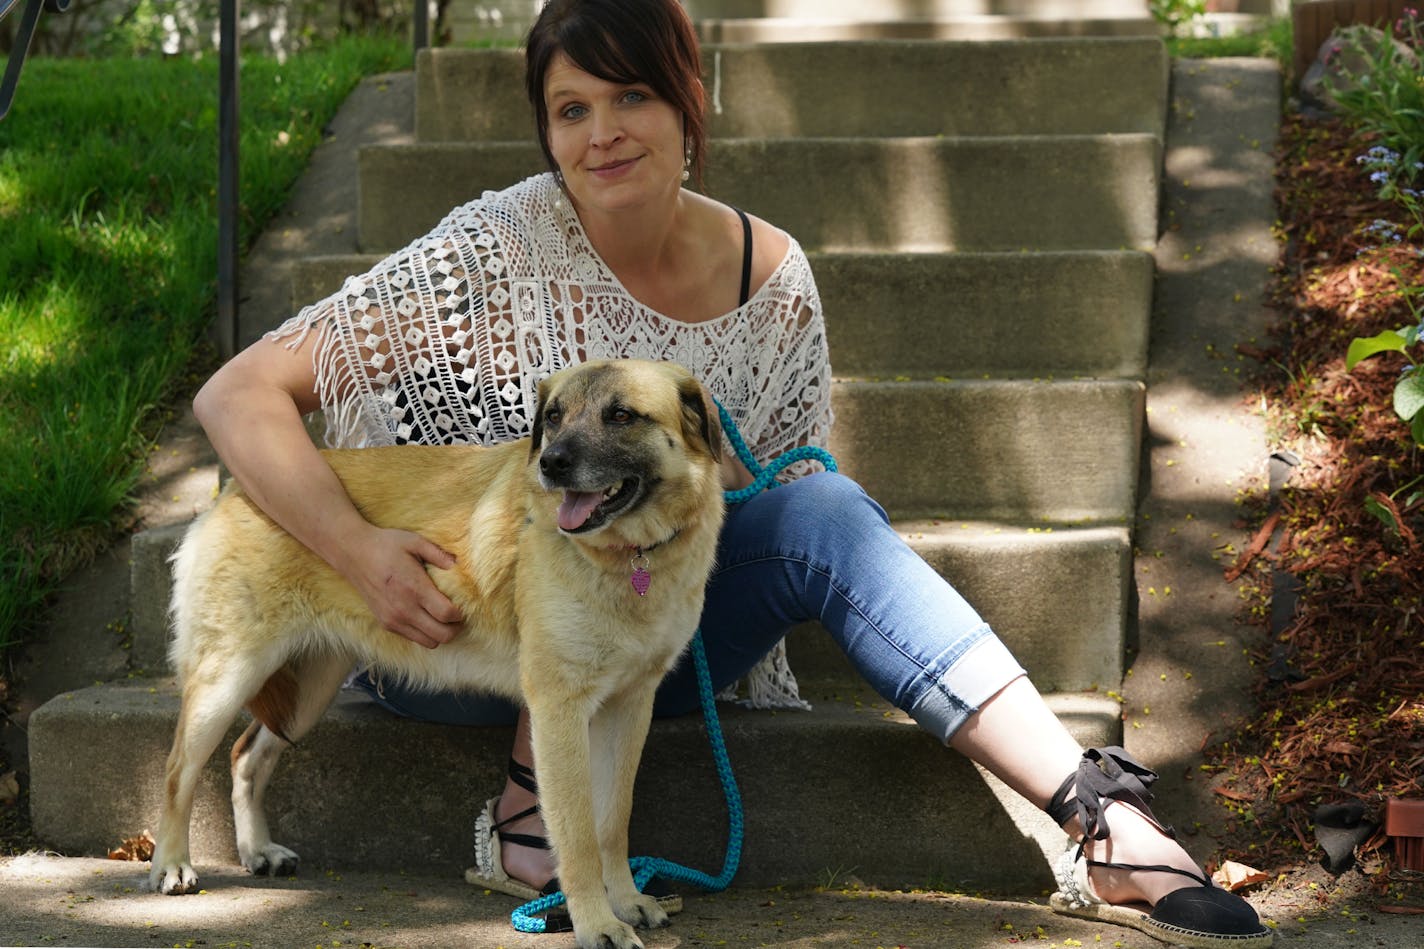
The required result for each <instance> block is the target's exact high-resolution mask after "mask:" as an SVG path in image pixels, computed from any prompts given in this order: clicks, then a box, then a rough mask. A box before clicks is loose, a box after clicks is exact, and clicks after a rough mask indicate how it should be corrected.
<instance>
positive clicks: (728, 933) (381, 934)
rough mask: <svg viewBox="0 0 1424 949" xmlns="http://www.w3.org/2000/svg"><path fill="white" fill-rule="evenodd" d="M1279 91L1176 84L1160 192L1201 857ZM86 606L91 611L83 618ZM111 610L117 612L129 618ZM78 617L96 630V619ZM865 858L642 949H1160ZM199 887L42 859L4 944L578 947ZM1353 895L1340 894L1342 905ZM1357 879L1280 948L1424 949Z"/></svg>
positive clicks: (0, 874) (1163, 315) (293, 889)
mask: <svg viewBox="0 0 1424 949" xmlns="http://www.w3.org/2000/svg"><path fill="white" fill-rule="evenodd" d="M1278 82H1279V80H1278V77H1277V73H1276V71H1275V69H1274V67H1273V66H1272V65H1271V64H1269V63H1264V62H1261V61H1213V62H1204V63H1184V64H1178V65H1177V67H1176V68H1175V69H1174V74H1173V93H1172V95H1173V109H1172V118H1171V126H1170V128H1169V133H1168V152H1167V155H1166V169H1167V176H1166V181H1167V184H1166V189H1165V195H1164V201H1165V205H1164V209H1165V212H1166V213H1165V214H1164V225H1166V226H1167V227H1168V231H1167V233H1166V234H1165V236H1164V238H1163V240H1162V243H1161V247H1160V249H1159V253H1158V261H1157V263H1158V269H1159V274H1160V277H1159V287H1158V295H1157V299H1158V313H1157V318H1156V319H1155V320H1154V336H1153V343H1152V353H1151V356H1152V366H1151V369H1150V373H1149V395H1148V405H1149V413H1150V414H1149V419H1148V421H1149V433H1150V438H1151V442H1150V444H1149V445H1148V446H1147V450H1146V462H1145V463H1146V464H1147V465H1148V471H1149V473H1150V482H1148V484H1149V488H1150V490H1149V491H1148V492H1145V493H1146V497H1145V498H1144V500H1143V502H1142V505H1141V521H1140V524H1139V533H1138V537H1139V541H1138V545H1139V547H1140V549H1141V555H1140V557H1139V559H1138V576H1137V582H1138V587H1139V591H1140V593H1141V596H1142V609H1141V622H1140V634H1139V639H1140V643H1139V653H1138V656H1137V659H1136V662H1135V665H1134V667H1133V674H1132V676H1131V677H1130V678H1129V680H1128V682H1127V684H1126V686H1125V688H1124V693H1125V698H1126V704H1125V706H1124V714H1125V726H1126V740H1127V743H1128V745H1129V747H1130V748H1133V749H1134V750H1135V751H1136V752H1137V753H1138V754H1139V755H1140V756H1141V757H1142V758H1144V759H1146V760H1148V761H1151V762H1153V763H1154V764H1156V765H1157V766H1158V767H1159V769H1160V770H1161V771H1162V772H1163V778H1164V782H1165V785H1166V787H1165V789H1164V792H1163V794H1162V795H1161V797H1160V800H1161V801H1162V802H1163V803H1164V805H1165V806H1164V807H1163V813H1164V816H1165V817H1167V818H1168V819H1170V820H1172V821H1173V822H1175V823H1177V824H1178V825H1179V826H1185V827H1192V826H1196V825H1200V826H1202V827H1203V828H1204V830H1202V831H1201V832H1200V835H1198V836H1193V837H1189V838H1188V847H1189V849H1191V850H1193V851H1194V852H1195V853H1197V854H1199V855H1202V856H1205V855H1209V854H1210V853H1212V852H1213V851H1214V850H1215V849H1216V844H1217V842H1216V841H1214V840H1213V839H1212V838H1211V828H1212V827H1214V826H1216V825H1218V824H1219V823H1220V817H1221V814H1222V812H1221V811H1220V810H1219V809H1218V808H1217V805H1216V804H1215V803H1214V802H1212V801H1211V797H1212V795H1211V792H1210V787H1209V785H1208V783H1207V782H1206V781H1205V780H1200V779H1197V780H1192V779H1193V778H1195V773H1194V772H1195V762H1196V761H1197V751H1198V749H1199V747H1200V745H1201V742H1202V740H1203V738H1204V736H1206V735H1207V734H1209V733H1212V732H1215V731H1217V730H1219V729H1221V728H1223V727H1225V726H1226V725H1228V724H1229V723H1230V722H1231V721H1232V719H1233V717H1234V716H1236V715H1239V714H1240V713H1241V712H1242V711H1244V709H1245V705H1244V704H1243V703H1244V701H1245V698H1244V694H1243V691H1242V688H1243V685H1244V683H1245V682H1246V681H1247V679H1248V677H1249V674H1250V670H1249V667H1248V666H1247V664H1246V661H1245V659H1244V657H1243V655H1242V649H1243V648H1244V647H1245V646H1246V645H1248V644H1249V643H1250V642H1251V641H1252V639H1253V637H1254V636H1255V635H1256V634H1255V633H1254V631H1252V630H1251V629H1250V628H1248V627H1241V626H1238V625H1237V624H1236V622H1235V616H1234V613H1235V604H1236V596H1235V591H1234V590H1233V589H1232V588H1231V587H1230V586H1229V585H1227V584H1225V583H1224V582H1223V581H1222V579H1221V567H1222V566H1223V564H1222V563H1220V562H1218V561H1217V560H1214V559H1213V552H1214V551H1215V550H1216V549H1217V548H1219V547H1221V546H1222V545H1224V544H1226V543H1231V542H1235V543H1237V544H1238V546H1239V544H1240V542H1241V538H1240V536H1239V531H1236V530H1234V529H1233V528H1231V527H1230V524H1231V521H1232V520H1233V518H1234V516H1235V515H1234V501H1235V494H1236V492H1237V491H1238V490H1241V489H1243V488H1245V487H1248V486H1250V485H1251V484H1252V483H1256V482H1258V480H1259V479H1260V478H1261V477H1262V476H1263V472H1264V468H1263V460H1264V456H1265V453H1266V446H1265V444H1264V436H1263V435H1262V433H1261V430H1260V426H1259V421H1258V419H1257V418H1256V416H1255V414H1254V412H1253V411H1252V410H1251V407H1250V406H1248V405H1245V404H1243V402H1242V399H1241V390H1240V388H1239V375H1238V370H1239V365H1238V363H1237V362H1236V360H1235V357H1234V354H1233V352H1232V348H1231V347H1232V346H1233V344H1234V343H1236V342H1241V341H1248V340H1250V339H1251V338H1252V337H1255V336H1257V335H1259V333H1260V331H1261V329H1262V328H1263V326H1264V322H1265V319H1266V312H1265V309H1264V307H1263V305H1262V303H1261V300H1262V293H1263V289H1264V286H1265V282H1266V280H1267V277H1268V268H1269V266H1270V264H1271V263H1272V261H1273V260H1274V256H1275V251H1274V246H1273V245H1272V244H1271V241H1270V237H1269V227H1270V224H1271V221H1272V220H1273V217H1274V212H1273V208H1272V207H1271V204H1270V187H1271V182H1270V174H1271V167H1272V163H1271V150H1270V144H1271V142H1272V141H1273V140H1274V136H1275V129H1276V120H1277V115H1278V97H1279V92H1278ZM410 89H411V83H410V77H409V76H391V77H382V78H377V79H373V80H369V81H367V82H366V83H365V84H363V85H362V86H361V88H360V89H359V90H358V92H357V93H356V94H355V95H353V96H352V98H351V99H350V100H349V101H348V103H347V105H346V106H345V107H344V108H343V110H342V112H341V114H340V115H339V116H338V118H337V119H336V121H335V122H334V123H333V125H332V128H331V130H330V132H331V137H330V140H329V141H328V143H327V144H326V145H324V146H322V148H321V149H320V150H319V151H318V154H317V156H316V159H315V160H314V162H313V165H312V168H311V171H310V172H309V173H308V174H307V175H306V176H305V177H304V178H303V179H302V181H301V182H300V183H299V185H298V187H297V189H296V190H295V192H294V194H293V197H292V199H291V204H290V205H289V207H288V209H287V210H286V211H284V213H283V215H282V216H281V217H279V219H278V220H277V222H276V223H275V224H274V225H273V226H272V227H271V228H270V229H269V231H268V232H267V233H266V234H264V235H263V237H262V239H261V241H260V242H259V244H258V246H257V247H256V248H255V249H254V251H253V252H252V254H251V255H250V257H249V260H248V263H247V266H246V267H245V269H244V272H243V285H244V287H245V288H247V289H246V290H245V292H244V301H243V306H242V337H243V339H245V340H250V339H252V338H255V337H256V336H257V335H258V334H259V333H260V332H261V331H262V330H263V329H265V328H267V327H270V326H271V325H273V324H275V323H276V322H277V321H278V320H280V319H281V318H282V317H283V316H284V315H285V310H286V302H285V300H286V280H285V273H284V268H285V265H286V262H287V261H288V260H289V259H291V258H292V257H295V256H296V255H298V254H306V253H329V254H338V253H350V252H352V251H354V250H355V235H356V228H355V174H354V171H352V169H354V152H353V150H352V149H353V146H354V144H356V143H357V142H363V143H364V142H369V141H371V140H372V139H373V138H379V137H387V138H395V139H398V138H399V137H401V136H404V135H408V134H409V126H408V123H409V116H410V115H411V114H412V113H411V108H410V105H409V100H408V98H407V97H408V96H409V94H410ZM153 468H154V470H153V479H152V481H151V483H150V484H149V485H148V489H147V490H146V492H145V497H144V499H143V503H142V506H141V508H140V513H141V516H142V520H143V524H142V526H145V527H155V526H162V525H163V524H166V523H173V522H176V521H181V520H185V519H187V518H188V517H190V516H191V515H192V513H193V512H194V510H196V509H201V508H202V507H204V506H206V504H207V503H208V501H209V500H210V497H211V493H212V490H213V487H214V485H215V483H216V466H215V462H214V460H213V458H212V455H211V452H210V450H209V449H208V447H207V445H206V442H205V441H204V440H203V439H202V437H201V435H200V433H198V432H197V431H196V430H195V428H194V427H193V425H192V422H191V419H190V418H179V419H177V420H175V423H174V425H173V426H172V428H171V432H170V435H169V436H166V437H165V441H164V443H163V444H162V445H161V446H160V449H159V450H158V451H157V452H155V455H154V465H153ZM126 569H127V564H126V563H125V561H124V556H123V552H122V551H120V552H119V553H118V554H116V555H115V556H114V557H111V558H109V559H108V560H106V561H105V562H104V563H102V564H100V565H98V566H96V567H95V568H94V570H93V571H91V572H90V573H87V574H85V575H83V576H81V577H77V578H76V587H78V588H87V590H88V595H87V596H84V595H82V594H76V596H75V597H74V598H73V599H72V600H71V599H66V600H65V601H64V602H62V603H61V605H60V608H59V611H58V612H57V614H56V618H55V621H54V623H53V624H52V627H51V630H50V634H49V635H48V636H47V637H46V638H45V640H44V641H43V642H42V643H38V644H36V646H35V647H33V648H31V649H30V650H28V651H27V653H26V655H25V657H24V659H23V661H22V665H21V668H20V678H21V679H22V685H23V688H24V690H25V705H26V706H27V707H28V708H33V707H34V706H35V705H37V704H39V703H40V702H42V701H44V700H45V699H47V698H49V697H50V696H52V695H54V694H57V693H58V692H61V691H65V690H68V689H72V688H76V687H79V686H84V685H88V684H91V683H92V682H93V681H95V680H96V679H105V678H110V677H112V676H114V675H116V674H122V671H123V669H124V656H123V653H122V650H121V649H120V647H119V645H118V639H117V637H116V639H115V644H114V647H113V648H112V649H102V648H101V649H96V648H94V645H93V639H94V633H93V631H94V630H95V629H102V628H104V626H105V624H106V623H107V622H110V621H112V620H113V619H114V618H115V617H112V616H103V615H100V614H102V612H103V610H104V605H103V604H102V603H100V602H99V600H98V598H96V597H94V596H93V590H94V589H95V585H100V586H99V588H101V589H103V588H105V587H103V586H102V585H103V584H108V585H109V587H111V588H116V589H122V579H120V578H121V577H122V575H123V574H122V571H126ZM81 600H84V601H87V602H88V604H89V605H88V606H87V607H82V608H81V607H80V606H79V604H80V601H81ZM107 602H108V603H109V604H110V606H109V609H111V610H112V603H113V600H108V601H107ZM96 609H97V610H98V613H95V612H94V611H95V610H96ZM83 610H88V611H90V615H87V616H85V615H81V613H82V612H83ZM1218 643H1221V645H1218ZM1188 673H1190V674H1191V675H1190V676H1188ZM24 711H25V709H22V710H21V720H23V719H22V716H23V714H24ZM6 732H7V735H6V739H7V744H8V745H10V746H11V748H12V749H13V748H15V747H16V746H17V745H18V746H19V747H21V748H22V747H23V746H22V742H21V740H22V737H23V736H22V734H18V733H17V732H16V729H15V728H13V727H8V726H7V728H6ZM17 760H23V758H22V756H21V757H19V758H18V759H17ZM351 780H353V781H368V780H379V776H373V775H352V776H351ZM94 793H96V794H106V795H125V794H143V795H147V794H151V793H155V789H152V788H95V789H94ZM788 793H802V792H801V790H800V789H788ZM884 804H885V806H886V807H893V806H894V802H893V801H886V802H884ZM372 819H373V820H379V817H378V816H373V818H372ZM135 829H136V830H137V829H138V828H135ZM117 843H118V842H117V841H115V844H117ZM907 845H912V843H908V844H907ZM964 859H965V860H971V861H972V860H973V859H974V855H973V854H965V856H964ZM706 862H707V865H708V866H709V867H710V866H711V865H712V864H714V863H717V862H720V855H718V854H708V855H707V858H706ZM853 863H854V860H853V858H848V860H847V865H846V866H844V867H840V868H823V869H822V870H821V871H820V874H819V879H806V880H800V881H792V882H793V883H794V885H788V886H787V887H786V888H777V889H771V890H767V889H746V888H734V889H733V890H732V891H731V892H730V893H728V894H722V895H717V896H702V895H695V894H688V901H687V903H688V908H687V911H686V912H685V913H684V914H682V915H681V916H679V917H676V918H675V919H674V924H673V926H672V927H671V928H669V929H666V930H663V931H660V932H657V933H653V934H649V935H648V937H647V939H646V942H647V944H648V946H649V947H674V946H720V945H726V946H739V945H747V946H776V947H786V949H792V947H833V946H835V947H838V946H868V947H874V946H887V947H890V946H906V947H911V946H913V947H941V946H949V947H966V949H977V947H981V946H982V947H988V946H1002V945H1008V944H1015V943H1019V942H1029V941H1032V942H1035V943H1037V944H1040V945H1045V946H1073V945H1104V946H1114V947H1122V949H1134V947H1145V946H1156V945H1160V944H1159V943H1157V942H1155V941H1154V940H1151V939H1149V938H1147V937H1145V936H1141V935H1139V934H1136V933H1135V932H1133V931H1131V930H1124V929H1120V928H1117V927H1106V926H1095V925H1090V924H1087V923H1084V922H1079V921H1075V920H1068V919H1065V918H1063V917H1059V916H1056V915H1054V914H1052V913H1051V912H1050V911H1048V910H1047V909H1046V907H1044V906H1043V905H1042V904H1043V903H1044V902H1045V899H1044V894H1029V895H1026V896H1025V897H1023V898H1020V899H1013V900H984V899H977V898H973V897H968V896H955V895H947V894H941V893H886V892H879V891H867V890H862V889H859V888H858V887H856V886H855V885H854V867H853ZM200 870H201V871H202V872H204V873H205V880H206V891H205V892H204V893H202V894H200V895H196V896H190V897H184V898H181V899H174V898H169V897H163V896H158V895H155V894H152V893H148V892H145V891H144V887H143V884H144V881H145V879H146V876H147V864H132V863H119V862H113V861H104V860H97V859H86V858H65V857H59V856H49V855H30V856H25V857H18V858H11V859H6V860H0V945H22V946H54V945H63V946H76V945H78V946H113V947H118V946H172V945H179V946H187V945H205V946H208V947H216V946H253V947H267V946H271V947H299V946H308V947H316V946H322V947H332V946H363V945H364V946H383V947H384V946H403V947H411V949H418V947H448V946H456V945H461V946H472V947H498V946H503V947H509V949H515V947H526V946H527V947H540V949H565V947H568V946H572V945H573V940H572V937H571V936H569V935H550V936H522V935H519V934H518V933H516V932H515V931H514V930H513V929H512V928H511V927H510V926H509V923H508V913H509V911H510V910H511V909H513V907H514V901H512V900H509V899H506V898H502V897H499V896H495V895H487V894H485V893H483V892H481V891H478V890H474V889H472V888H470V887H469V886H467V885H466V884H464V883H463V881H461V880H460V879H459V878H458V877H451V876H442V877H433V876H411V875H404V874H401V875H394V874H383V873H381V872H379V870H378V869H373V868H370V867H362V868H354V867H331V868H327V867H306V868H304V872H303V873H302V875H301V876H299V877H296V878H292V879H290V880H287V879H284V880H275V881H273V880H266V879H254V878H251V877H248V876H246V875H245V874H243V873H242V872H240V871H239V870H237V869H236V868H234V867H227V866H200ZM1355 876H1358V875H1355ZM927 882H928V881H927ZM1337 882H1338V883H1343V884H1344V885H1345V886H1344V890H1343V891H1340V892H1339V893H1338V894H1337V895H1334V896H1332V893H1337V891H1336V890H1335V889H1334V888H1335V885H1336V883H1337ZM817 883H820V884H821V885H820V886H817V885H816V884H817ZM1358 883H1359V881H1358V880H1357V879H1355V878H1354V877H1352V878H1351V879H1348V880H1342V881H1332V880H1331V879H1329V878H1327V877H1324V876H1323V875H1321V874H1319V873H1318V872H1317V873H1315V874H1314V875H1312V874H1311V872H1310V870H1309V868H1303V869H1302V871H1301V872H1299V873H1297V874H1293V875H1292V878H1291V879H1290V880H1289V881H1286V882H1282V883H1279V884H1277V885H1275V886H1272V887H1269V888H1268V889H1267V890H1265V891H1264V892H1262V893H1259V894H1256V895H1253V897H1252V899H1253V902H1255V903H1256V904H1257V905H1258V907H1260V909H1261V910H1262V913H1263V915H1266V916H1268V917H1272V918H1274V919H1275V920H1276V921H1277V923H1278V924H1279V926H1280V930H1279V931H1280V933H1281V937H1282V938H1281V939H1280V944H1282V945H1290V946H1301V947H1310V949H1315V947H1322V949H1324V947H1337V946H1339V947H1344V946H1351V947H1354V946H1406V945H1411V946H1412V945H1417V944H1419V942H1420V933H1421V929H1420V924H1419V922H1418V921H1417V920H1415V919H1413V918H1411V917H1405V916H1392V915H1388V914H1381V913H1377V912H1375V910H1374V906H1375V903H1376V902H1378V901H1377V900H1373V899H1370V898H1368V897H1367V896H1363V895H1361V894H1360V888H1359V886H1358Z"/></svg>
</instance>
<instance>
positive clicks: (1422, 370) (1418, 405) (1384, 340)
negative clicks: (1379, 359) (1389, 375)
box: [1345, 323, 1424, 445]
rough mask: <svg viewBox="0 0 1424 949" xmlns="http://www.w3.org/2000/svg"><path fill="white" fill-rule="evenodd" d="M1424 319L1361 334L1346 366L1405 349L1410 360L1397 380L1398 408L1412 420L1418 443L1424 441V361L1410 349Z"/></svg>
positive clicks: (1395, 394) (1399, 411) (1396, 398)
mask: <svg viewBox="0 0 1424 949" xmlns="http://www.w3.org/2000/svg"><path fill="white" fill-rule="evenodd" d="M1421 332H1424V323H1416V324H1415V325H1413V326H1406V327H1402V328H1400V329H1398V330H1385V331H1384V332H1382V333H1379V334H1377V335H1375V336H1370V337H1358V338H1356V339H1355V340H1354V341H1352V342H1351V343H1350V348H1349V350H1348V351H1347V352H1346V354H1345V368H1346V369H1347V370H1353V369H1354V368H1355V366H1357V365H1358V364H1359V363H1360V362H1361V360H1365V359H1369V358H1370V357H1371V356H1377V355H1379V354H1380V353H1401V354H1403V355H1404V357H1405V358H1406V359H1408V360H1409V362H1408V365H1406V366H1405V367H1404V370H1403V371H1402V372H1401V373H1400V376H1399V381H1398V382H1396V383H1395V384H1394V411H1395V414H1396V415H1398V416H1399V417H1400V418H1401V419H1403V420H1404V421H1405V422H1407V423H1408V424H1409V432H1410V434H1411V435H1412V436H1413V437H1414V443H1415V444H1416V445H1424V411H1420V410H1421V409H1424V365H1420V364H1418V363H1416V362H1414V360H1413V359H1412V358H1411V356H1410V350H1411V349H1412V348H1413V347H1414V346H1415V345H1417V344H1418V342H1419V337H1420V334H1421Z"/></svg>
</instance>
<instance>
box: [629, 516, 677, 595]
mask: <svg viewBox="0 0 1424 949" xmlns="http://www.w3.org/2000/svg"><path fill="white" fill-rule="evenodd" d="M681 533H682V528H680V527H679V528H678V529H677V530H675V531H673V532H672V535H671V536H670V537H666V538H664V539H662V540H660V541H658V542H657V543H656V544H653V545H651V546H649V547H629V548H628V549H629V550H631V551H633V559H632V561H631V562H630V563H629V565H628V566H629V569H630V570H632V574H631V575H630V576H629V577H628V582H629V583H631V584H632V585H633V589H634V591H636V592H637V594H638V595H639V596H647V595H648V587H650V586H652V584H653V575H652V573H651V572H650V571H649V570H648V551H650V550H657V549H658V548H659V547H661V546H663V545H664V544H670V543H672V542H673V541H674V540H676V539H677V535H678V534H681Z"/></svg>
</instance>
